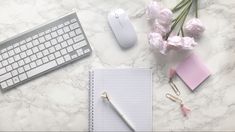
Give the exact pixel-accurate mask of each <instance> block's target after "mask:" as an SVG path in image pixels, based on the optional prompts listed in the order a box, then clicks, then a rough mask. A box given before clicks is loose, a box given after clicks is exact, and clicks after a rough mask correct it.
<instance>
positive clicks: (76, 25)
mask: <svg viewBox="0 0 235 132" xmlns="http://www.w3.org/2000/svg"><path fill="white" fill-rule="evenodd" d="M69 27H70V29H71V30H73V29H75V28H78V27H79V25H78V23H73V24H71V25H70V26H69Z"/></svg>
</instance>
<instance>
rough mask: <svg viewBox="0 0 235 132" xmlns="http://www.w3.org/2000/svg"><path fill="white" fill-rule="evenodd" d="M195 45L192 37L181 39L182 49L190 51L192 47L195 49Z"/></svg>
mask: <svg viewBox="0 0 235 132" xmlns="http://www.w3.org/2000/svg"><path fill="white" fill-rule="evenodd" d="M196 45H197V43H196V42H195V41H194V38H192V37H183V46H182V49H185V50H192V49H193V47H195V46H196Z"/></svg>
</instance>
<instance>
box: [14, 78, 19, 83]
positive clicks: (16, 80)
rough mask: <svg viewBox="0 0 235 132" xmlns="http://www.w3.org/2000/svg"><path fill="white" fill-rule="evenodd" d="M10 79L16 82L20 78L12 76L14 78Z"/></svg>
mask: <svg viewBox="0 0 235 132" xmlns="http://www.w3.org/2000/svg"><path fill="white" fill-rule="evenodd" d="M12 80H13V82H14V83H18V82H20V80H19V78H18V77H14V78H12Z"/></svg>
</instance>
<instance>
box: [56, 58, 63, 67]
mask: <svg viewBox="0 0 235 132" xmlns="http://www.w3.org/2000/svg"><path fill="white" fill-rule="evenodd" d="M56 62H57V64H59V65H60V64H62V63H64V58H63V57H60V58H58V59H56Z"/></svg>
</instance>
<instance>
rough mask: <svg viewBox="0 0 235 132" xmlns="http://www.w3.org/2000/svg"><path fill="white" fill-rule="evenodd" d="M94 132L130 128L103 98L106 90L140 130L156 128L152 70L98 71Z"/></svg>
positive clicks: (96, 75)
mask: <svg viewBox="0 0 235 132" xmlns="http://www.w3.org/2000/svg"><path fill="white" fill-rule="evenodd" d="M93 81H94V89H93V90H94V104H93V105H94V118H93V123H94V131H112V130H116V131H130V129H129V128H128V127H127V125H126V124H125V123H124V122H123V121H122V120H121V118H120V117H119V116H118V115H117V113H115V111H114V110H113V109H112V108H111V107H110V105H109V104H108V103H107V102H104V101H103V100H102V98H101V93H102V92H104V91H106V92H107V93H108V94H109V96H110V98H111V100H112V102H113V103H114V104H115V105H116V106H117V108H118V109H119V110H120V111H121V113H123V114H124V115H125V117H126V118H128V120H129V121H130V122H131V124H133V126H134V128H135V130H137V131H151V130H152V73H151V70H149V69H108V70H94V80H93Z"/></svg>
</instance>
